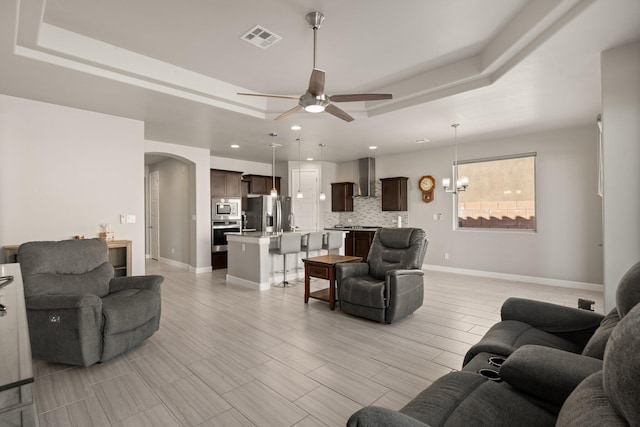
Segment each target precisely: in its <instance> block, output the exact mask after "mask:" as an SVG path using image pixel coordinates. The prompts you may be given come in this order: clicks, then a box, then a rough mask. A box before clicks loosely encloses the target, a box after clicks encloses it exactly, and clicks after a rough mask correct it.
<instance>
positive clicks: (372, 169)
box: [354, 157, 376, 197]
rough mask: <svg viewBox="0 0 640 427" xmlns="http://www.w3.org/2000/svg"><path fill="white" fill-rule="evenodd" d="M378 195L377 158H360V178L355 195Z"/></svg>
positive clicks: (357, 181)
mask: <svg viewBox="0 0 640 427" xmlns="http://www.w3.org/2000/svg"><path fill="white" fill-rule="evenodd" d="M375 196H376V159H374V158H373V157H365V158H364V159H358V179H357V180H356V189H355V195H354V197H375Z"/></svg>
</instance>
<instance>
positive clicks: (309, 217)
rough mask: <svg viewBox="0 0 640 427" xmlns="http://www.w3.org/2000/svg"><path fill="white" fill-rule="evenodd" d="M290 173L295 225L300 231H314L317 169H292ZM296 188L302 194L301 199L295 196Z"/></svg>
mask: <svg viewBox="0 0 640 427" xmlns="http://www.w3.org/2000/svg"><path fill="white" fill-rule="evenodd" d="M292 175H293V179H292V183H293V186H292V188H291V201H292V205H293V206H292V208H293V212H294V214H295V225H296V227H298V229H299V230H300V231H316V230H317V229H318V171H317V170H303V171H298V170H293V171H292ZM298 179H299V181H298ZM298 189H300V191H302V194H303V195H304V197H303V198H302V199H298V198H296V193H297V192H298Z"/></svg>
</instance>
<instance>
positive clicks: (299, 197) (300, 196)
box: [296, 138, 304, 199]
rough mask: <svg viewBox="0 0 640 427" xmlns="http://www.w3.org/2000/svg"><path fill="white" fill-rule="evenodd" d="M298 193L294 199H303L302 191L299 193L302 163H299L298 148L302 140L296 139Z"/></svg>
mask: <svg viewBox="0 0 640 427" xmlns="http://www.w3.org/2000/svg"><path fill="white" fill-rule="evenodd" d="M297 141H298V193H297V194H296V198H297V199H302V198H303V197H304V195H303V194H302V191H300V168H301V167H302V163H301V162H300V158H301V156H300V146H301V145H302V139H301V138H298V139H297Z"/></svg>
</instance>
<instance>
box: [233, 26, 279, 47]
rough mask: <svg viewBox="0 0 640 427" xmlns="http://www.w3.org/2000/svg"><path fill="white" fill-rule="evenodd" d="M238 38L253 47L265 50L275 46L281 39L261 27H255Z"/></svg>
mask: <svg viewBox="0 0 640 427" xmlns="http://www.w3.org/2000/svg"><path fill="white" fill-rule="evenodd" d="M240 38H241V39H242V40H245V41H247V42H249V43H251V44H252V45H254V46H258V47H259V48H262V49H266V48H268V47H269V46H272V45H274V44H276V43H277V42H278V41H280V39H281V38H282V37H280V36H279V35H277V34H274V33H273V32H272V31H269V30H267V29H266V28H263V27H261V26H260V25H256V26H255V27H253V28H252V29H250V30H249V31H248V32H247V33H246V34H245V35H243V36H242V37H240Z"/></svg>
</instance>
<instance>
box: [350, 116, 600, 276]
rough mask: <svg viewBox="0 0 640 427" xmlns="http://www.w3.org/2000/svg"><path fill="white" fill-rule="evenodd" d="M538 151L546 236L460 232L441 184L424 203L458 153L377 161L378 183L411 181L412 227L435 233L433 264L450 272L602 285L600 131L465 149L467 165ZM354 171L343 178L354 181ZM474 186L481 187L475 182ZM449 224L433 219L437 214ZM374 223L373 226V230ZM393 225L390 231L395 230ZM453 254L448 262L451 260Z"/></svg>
mask: <svg viewBox="0 0 640 427" xmlns="http://www.w3.org/2000/svg"><path fill="white" fill-rule="evenodd" d="M527 152H537V153H538V156H537V176H536V185H537V221H538V231H537V232H536V233H532V232H517V231H516V232H511V231H486V230H483V231H479V230H455V231H454V230H453V213H454V210H453V197H452V196H451V195H450V194H446V193H445V192H444V190H443V189H442V188H441V187H439V186H438V188H437V189H436V191H435V197H434V199H435V200H434V201H433V202H431V203H424V202H423V201H422V199H421V193H420V191H419V190H418V187H417V185H418V184H417V182H418V179H419V178H420V177H421V176H423V175H432V176H433V177H434V178H435V179H436V182H438V183H439V182H441V180H442V178H444V177H446V176H449V175H450V174H451V163H452V161H453V149H452V148H451V147H442V148H435V149H431V150H425V151H423V152H417V153H415V152H414V153H407V154H398V155H393V156H385V157H377V158H376V178H377V179H380V178H386V177H393V176H407V177H409V182H408V205H409V212H408V226H411V227H420V228H423V229H425V230H426V231H427V236H428V238H429V247H428V250H427V257H426V260H425V264H428V265H432V266H440V267H442V268H451V269H464V270H477V271H486V272H493V273H501V274H509V275H518V276H528V277H534V278H546V279H554V280H562V281H568V282H579V283H591V284H601V283H602V248H601V247H600V246H599V245H600V244H601V243H602V233H601V218H602V216H601V200H600V198H599V197H598V196H597V195H596V126H595V118H594V125H593V126H585V127H579V128H572V129H561V130H555V131H551V132H544V133H537V134H531V135H522V136H518V137H513V138H505V139H500V140H492V141H484V142H474V143H470V144H461V145H460V146H459V159H460V160H467V159H480V158H486V157H491V156H500V155H508V154H518V153H527ZM345 166H346V168H347V169H348V170H347V171H344V172H342V173H339V174H338V175H339V176H340V177H341V178H342V177H348V176H349V171H350V170H351V166H352V165H351V164H345ZM470 185H473V183H470ZM438 213H440V214H442V219H441V220H433V215H434V214H438ZM367 225H368V224H367ZM387 226H388V225H387ZM445 253H448V254H449V260H445V258H444V254H445Z"/></svg>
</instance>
